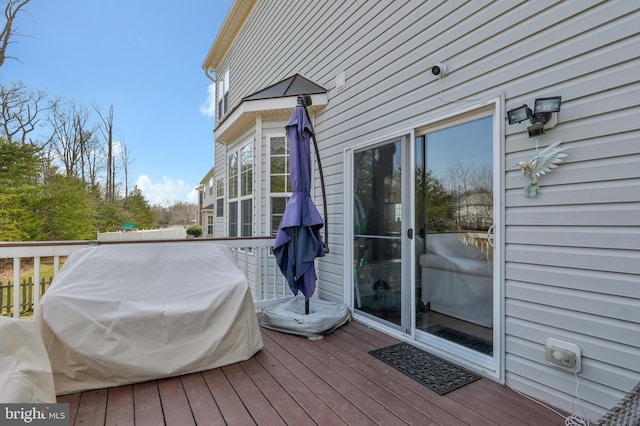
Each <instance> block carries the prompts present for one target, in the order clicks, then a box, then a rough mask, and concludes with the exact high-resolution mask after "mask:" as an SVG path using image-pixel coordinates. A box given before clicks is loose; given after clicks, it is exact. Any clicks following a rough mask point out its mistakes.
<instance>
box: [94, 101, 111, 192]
mask: <svg viewBox="0 0 640 426" xmlns="http://www.w3.org/2000/svg"><path fill="white" fill-rule="evenodd" d="M93 108H94V109H95V110H96V112H97V113H98V116H99V117H100V121H101V122H102V125H100V126H98V128H99V129H100V132H101V133H102V137H103V138H104V141H105V147H106V150H107V153H106V154H107V156H106V157H107V164H106V166H107V182H106V187H105V201H107V202H108V203H112V202H114V201H115V199H116V190H115V176H114V175H115V167H114V161H113V105H111V106H110V107H109V112H108V113H107V114H106V115H105V114H103V113H102V111H100V108H99V107H98V106H97V105H96V104H94V105H93Z"/></svg>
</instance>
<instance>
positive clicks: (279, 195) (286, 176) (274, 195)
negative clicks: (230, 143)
mask: <svg viewBox="0 0 640 426" xmlns="http://www.w3.org/2000/svg"><path fill="white" fill-rule="evenodd" d="M280 138H281V139H282V143H283V153H282V154H278V155H273V152H272V147H273V143H274V142H273V141H274V139H280ZM266 141H267V149H268V154H267V156H266V157H267V170H268V174H267V199H268V200H269V219H268V226H269V233H270V235H271V236H275V235H276V233H277V231H278V226H279V224H280V221H278V225H277V226H275V228H274V219H275V215H274V213H275V212H274V201H275V200H284V204H283V205H282V212H278V214H277V216H279V217H280V219H282V216H283V214H284V209H285V208H286V204H287V202H288V201H289V198H290V197H291V181H290V162H289V154H290V152H289V151H290V145H289V140H288V138H287V135H286V133H285V132H282V133H270V134H268V135H266ZM274 158H282V159H283V161H284V173H278V174H274V173H273V163H274V161H273V160H274ZM275 176H278V177H281V178H282V179H283V180H284V182H283V185H284V188H283V189H284V190H285V191H281V192H277V191H272V189H273V188H272V186H273V180H274V179H273V178H274V177H275Z"/></svg>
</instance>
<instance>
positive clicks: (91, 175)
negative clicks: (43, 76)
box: [0, 0, 155, 241]
mask: <svg viewBox="0 0 640 426" xmlns="http://www.w3.org/2000/svg"><path fill="white" fill-rule="evenodd" d="M29 1H30V0H10V1H8V2H7V4H6V6H5V8H4V12H5V13H4V15H5V22H4V26H3V27H2V28H1V32H0V70H1V68H2V66H3V65H4V63H5V61H6V60H17V58H16V57H13V56H11V55H10V49H9V47H10V45H11V44H12V43H15V42H16V37H17V36H18V33H17V31H16V18H17V17H18V15H19V14H20V13H22V12H23V11H24V7H25V6H26V5H27V4H28V3H29ZM114 120H115V113H114V107H113V106H110V107H109V108H108V109H107V110H103V109H101V108H100V107H99V106H98V105H96V104H93V105H91V106H90V107H86V106H80V105H76V104H75V103H74V102H72V101H69V100H65V99H63V98H52V97H49V96H48V95H47V93H46V92H44V91H41V90H32V89H30V88H29V87H27V86H26V85H25V84H24V83H22V82H5V81H4V80H2V79H1V74H0V240H1V241H34V240H40V241H44V240H83V239H93V238H95V237H96V232H97V231H113V230H117V229H120V227H121V226H122V224H123V223H124V222H134V223H136V224H137V225H138V227H139V228H151V227H153V226H154V225H155V212H154V209H153V208H152V207H151V206H150V205H149V202H148V201H147V200H146V198H145V197H144V195H143V194H142V192H141V190H140V189H139V188H138V187H136V186H134V187H133V188H130V187H129V184H128V182H129V170H130V166H131V164H132V162H133V159H132V158H131V156H130V151H129V149H128V148H127V146H126V145H125V144H124V142H123V141H122V140H119V141H118V140H116V136H115V135H114Z"/></svg>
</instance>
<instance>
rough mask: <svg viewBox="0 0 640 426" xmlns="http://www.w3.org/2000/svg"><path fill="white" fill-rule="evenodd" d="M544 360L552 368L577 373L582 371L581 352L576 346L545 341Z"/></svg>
mask: <svg viewBox="0 0 640 426" xmlns="http://www.w3.org/2000/svg"><path fill="white" fill-rule="evenodd" d="M544 358H545V359H546V360H547V362H548V363H549V364H551V365H553V366H554V367H558V368H562V369H563V370H567V371H571V372H574V373H579V372H580V371H581V370H582V351H581V350H580V347H579V346H578V345H575V344H573V343H568V342H563V341H561V340H557V339H547V345H546V346H545V350H544Z"/></svg>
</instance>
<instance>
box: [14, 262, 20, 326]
mask: <svg viewBox="0 0 640 426" xmlns="http://www.w3.org/2000/svg"><path fill="white" fill-rule="evenodd" d="M13 317H14V318H20V258H19V257H14V258H13Z"/></svg>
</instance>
